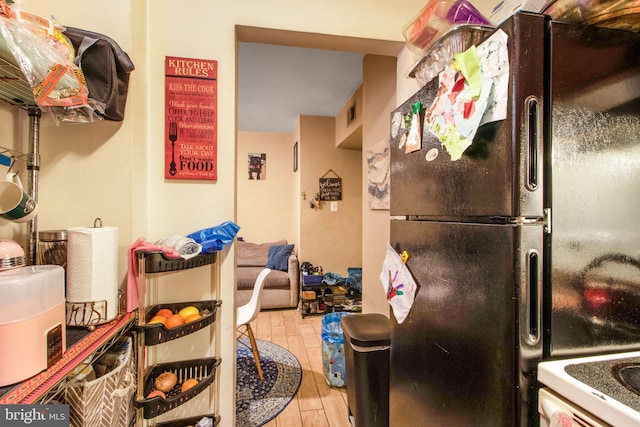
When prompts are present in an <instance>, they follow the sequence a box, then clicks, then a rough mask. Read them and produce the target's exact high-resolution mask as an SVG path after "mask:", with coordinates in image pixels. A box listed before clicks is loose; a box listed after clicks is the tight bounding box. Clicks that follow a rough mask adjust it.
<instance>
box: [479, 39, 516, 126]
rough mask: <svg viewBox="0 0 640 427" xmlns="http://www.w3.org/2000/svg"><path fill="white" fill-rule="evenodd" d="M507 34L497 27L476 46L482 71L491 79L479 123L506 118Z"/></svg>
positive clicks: (507, 91) (507, 81)
mask: <svg viewBox="0 0 640 427" xmlns="http://www.w3.org/2000/svg"><path fill="white" fill-rule="evenodd" d="M507 39H508V37H507V34H506V33H505V32H504V31H502V30H500V29H498V31H496V32H495V33H493V34H492V35H491V37H489V38H488V39H487V40H485V41H484V42H483V43H482V44H481V45H480V46H478V49H477V53H478V58H479V59H480V64H482V73H483V74H485V75H486V76H488V77H489V78H490V79H491V83H492V84H491V94H490V95H489V102H488V103H487V109H486V111H485V112H484V116H482V120H481V121H480V125H483V124H485V123H490V122H495V121H498V120H504V119H506V118H507V100H508V98H509V51H508V49H507Z"/></svg>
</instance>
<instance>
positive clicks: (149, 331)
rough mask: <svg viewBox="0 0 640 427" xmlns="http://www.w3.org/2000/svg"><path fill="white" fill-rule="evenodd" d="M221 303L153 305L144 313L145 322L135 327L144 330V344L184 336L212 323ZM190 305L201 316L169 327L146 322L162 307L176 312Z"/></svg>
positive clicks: (202, 302) (209, 301) (154, 343)
mask: <svg viewBox="0 0 640 427" xmlns="http://www.w3.org/2000/svg"><path fill="white" fill-rule="evenodd" d="M221 304H222V301H216V300H208V301H193V302H181V303H173V304H160V305H153V306H150V307H149V308H148V309H147V312H146V314H145V323H147V324H146V325H138V326H136V327H137V328H138V330H139V331H142V332H144V343H145V345H156V344H160V343H163V342H167V341H171V340H174V339H176V338H180V337H184V336H185V335H189V334H191V333H193V332H196V331H198V330H200V329H202V328H204V327H205V326H208V325H210V324H212V323H213V322H214V321H215V320H216V313H217V311H218V307H220V305H221ZM190 306H191V307H195V308H197V309H198V311H199V313H200V315H201V316H202V317H201V318H200V319H198V320H196V321H193V322H189V323H185V324H184V325H181V326H176V327H174V328H169V327H167V326H166V325H164V324H163V323H151V324H149V323H148V322H149V321H150V320H151V319H153V318H154V317H155V316H156V313H158V312H159V311H160V310H162V309H169V310H171V311H172V312H173V313H178V312H179V311H180V310H182V309H183V308H185V307H190Z"/></svg>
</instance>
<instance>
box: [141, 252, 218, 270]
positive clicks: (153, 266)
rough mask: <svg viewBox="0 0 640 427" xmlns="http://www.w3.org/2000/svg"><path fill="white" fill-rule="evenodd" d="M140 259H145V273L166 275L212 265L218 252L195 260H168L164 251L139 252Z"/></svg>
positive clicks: (200, 256) (194, 258) (196, 257)
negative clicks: (166, 273) (169, 272)
mask: <svg viewBox="0 0 640 427" xmlns="http://www.w3.org/2000/svg"><path fill="white" fill-rule="evenodd" d="M136 253H137V254H138V258H145V269H144V271H145V273H164V272H168V271H177V270H186V269H188V268H195V267H202V266H203V265H207V264H212V263H213V262H215V260H216V255H217V252H213V253H210V254H202V255H198V256H195V257H193V258H189V259H184V258H168V257H167V256H166V255H165V253H164V252H162V251H138V252H136Z"/></svg>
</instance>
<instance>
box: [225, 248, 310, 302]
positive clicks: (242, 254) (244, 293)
mask: <svg viewBox="0 0 640 427" xmlns="http://www.w3.org/2000/svg"><path fill="white" fill-rule="evenodd" d="M286 244H287V242H286V240H280V241H277V242H270V243H250V242H244V241H236V265H237V268H236V281H237V282H236V307H239V306H241V305H244V304H245V303H247V302H248V301H249V299H250V298H251V293H252V292H253V285H254V284H255V281H256V278H257V277H258V274H260V271H262V269H263V268H264V267H265V266H266V264H267V260H268V257H269V248H271V245H286ZM299 277H300V276H299V268H298V257H297V256H296V255H295V249H294V251H292V253H291V255H290V256H289V257H288V262H287V271H280V270H275V269H274V270H272V271H271V272H270V273H269V275H268V276H267V278H266V279H265V283H264V288H263V290H262V295H261V298H260V300H261V305H262V308H291V307H297V306H298V295H299V289H300V288H299Z"/></svg>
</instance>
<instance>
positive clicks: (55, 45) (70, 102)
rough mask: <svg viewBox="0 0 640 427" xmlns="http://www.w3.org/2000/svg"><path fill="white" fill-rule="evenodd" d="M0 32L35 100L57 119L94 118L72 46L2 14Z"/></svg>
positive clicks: (59, 120) (84, 119) (79, 120)
mask: <svg viewBox="0 0 640 427" xmlns="http://www.w3.org/2000/svg"><path fill="white" fill-rule="evenodd" d="M0 36H2V37H3V39H4V41H5V43H6V46H7V48H8V50H9V51H10V52H11V54H12V55H13V57H14V59H15V62H16V64H17V65H18V66H19V68H20V70H21V71H22V73H23V74H24V76H25V78H26V79H27V81H28V82H29V85H30V86H31V88H32V91H33V95H34V100H35V102H36V104H37V105H38V106H39V107H41V108H42V109H43V110H45V111H50V112H52V113H53V114H54V116H55V117H54V118H55V119H56V122H57V123H58V124H59V123H60V122H63V121H71V122H86V121H93V117H92V116H93V114H92V113H89V114H87V112H86V111H84V110H87V111H89V112H92V111H93V108H90V107H89V105H88V103H87V102H88V91H87V86H86V82H85V78H84V75H83V73H82V70H81V69H80V68H79V67H78V66H77V65H75V64H74V63H73V62H72V60H71V59H70V58H72V57H73V55H70V54H69V53H70V52H69V46H68V45H67V44H66V43H61V42H60V41H58V40H56V39H55V38H53V37H50V36H48V35H46V34H45V33H43V32H42V31H40V30H38V29H37V28H36V27H35V26H34V25H32V24H30V23H28V22H20V21H18V20H16V19H12V18H7V17H4V16H0Z"/></svg>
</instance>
